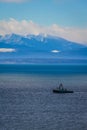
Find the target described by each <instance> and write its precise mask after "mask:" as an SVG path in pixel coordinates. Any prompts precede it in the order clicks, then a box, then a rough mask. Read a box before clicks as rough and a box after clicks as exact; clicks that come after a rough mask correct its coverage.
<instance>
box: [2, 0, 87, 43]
mask: <svg viewBox="0 0 87 130" xmlns="http://www.w3.org/2000/svg"><path fill="white" fill-rule="evenodd" d="M10 33H17V34H20V35H27V34H35V35H38V34H44V35H54V36H58V37H63V38H65V39H67V40H71V41H75V42H79V43H82V44H87V0H0V35H5V34H10Z"/></svg>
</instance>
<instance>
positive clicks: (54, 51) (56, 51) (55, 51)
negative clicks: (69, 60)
mask: <svg viewBox="0 0 87 130" xmlns="http://www.w3.org/2000/svg"><path fill="white" fill-rule="evenodd" d="M51 52H53V53H59V52H60V51H59V50H52V51H51Z"/></svg>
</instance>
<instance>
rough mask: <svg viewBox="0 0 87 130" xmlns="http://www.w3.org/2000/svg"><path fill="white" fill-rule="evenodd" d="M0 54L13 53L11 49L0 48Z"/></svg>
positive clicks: (13, 50)
mask: <svg viewBox="0 0 87 130" xmlns="http://www.w3.org/2000/svg"><path fill="white" fill-rule="evenodd" d="M0 52H15V49H13V48H0Z"/></svg>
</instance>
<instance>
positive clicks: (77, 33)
mask: <svg viewBox="0 0 87 130" xmlns="http://www.w3.org/2000/svg"><path fill="white" fill-rule="evenodd" d="M11 33H16V34H20V35H27V34H34V35H38V34H44V35H45V36H46V35H53V36H58V37H62V38H65V39H67V40H70V41H74V42H79V43H84V44H87V28H86V29H80V28H70V27H60V26H58V25H57V24H53V25H51V26H41V25H38V24H36V23H34V22H33V21H27V20H22V21H17V20H15V19H13V18H11V19H10V20H8V21H6V20H1V21H0V35H5V34H11Z"/></svg>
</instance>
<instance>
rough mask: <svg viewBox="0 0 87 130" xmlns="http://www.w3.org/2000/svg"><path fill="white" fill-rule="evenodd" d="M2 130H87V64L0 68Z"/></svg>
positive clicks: (8, 66)
mask: <svg viewBox="0 0 87 130" xmlns="http://www.w3.org/2000/svg"><path fill="white" fill-rule="evenodd" d="M61 82H62V83H63V85H64V87H65V88H67V89H71V90H74V93H72V94H69V93H68V94H54V93H53V92H52V90H53V89H54V88H56V87H57V86H58V85H59V83H61ZM0 130H87V65H0Z"/></svg>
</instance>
